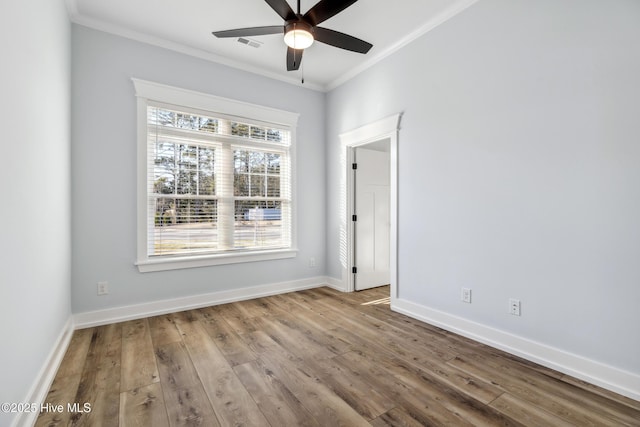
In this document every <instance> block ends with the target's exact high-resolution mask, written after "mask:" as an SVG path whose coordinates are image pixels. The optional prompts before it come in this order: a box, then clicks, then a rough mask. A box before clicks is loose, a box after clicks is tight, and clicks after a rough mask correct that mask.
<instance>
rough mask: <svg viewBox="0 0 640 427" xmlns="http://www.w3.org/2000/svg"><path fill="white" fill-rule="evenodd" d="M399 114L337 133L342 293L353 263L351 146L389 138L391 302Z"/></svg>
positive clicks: (394, 273) (394, 292)
mask: <svg viewBox="0 0 640 427" xmlns="http://www.w3.org/2000/svg"><path fill="white" fill-rule="evenodd" d="M401 117H402V113H398V114H394V115H392V116H389V117H386V118H384V119H380V120H377V121H375V122H372V123H369V124H367V125H364V126H361V127H359V128H357V129H354V130H351V131H348V132H344V133H341V134H340V142H341V145H342V158H343V159H344V168H343V177H342V178H343V180H342V182H343V183H344V184H343V186H342V187H343V189H344V193H343V200H342V204H343V209H342V211H343V212H342V214H343V218H342V224H343V229H344V234H343V236H342V239H341V240H342V244H343V245H344V246H343V247H344V248H345V250H346V254H345V255H346V257H345V258H346V259H343V260H344V261H345V262H344V263H343V271H342V283H343V287H344V290H345V291H346V292H353V291H354V290H355V283H354V280H353V273H352V272H351V271H352V268H353V264H354V251H353V244H354V228H355V227H354V226H353V222H352V221H351V216H352V215H353V213H354V212H353V209H354V206H353V197H354V194H355V183H354V179H353V169H352V166H351V165H352V163H353V158H354V149H355V148H356V147H361V146H365V145H367V144H370V143H372V142H376V141H382V140H387V139H388V140H389V161H390V165H389V175H390V176H389V184H390V185H389V199H390V200H389V222H390V229H389V257H390V260H389V276H390V277H389V280H390V288H391V289H390V294H391V295H390V296H391V304H393V303H394V301H395V300H396V299H397V298H398V134H399V132H400V119H401Z"/></svg>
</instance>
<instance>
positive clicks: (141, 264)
mask: <svg viewBox="0 0 640 427" xmlns="http://www.w3.org/2000/svg"><path fill="white" fill-rule="evenodd" d="M297 252H298V251H297V249H278V250H272V251H259V252H257V251H253V252H249V253H230V254H215V255H201V256H189V257H172V258H161V259H146V260H142V261H138V262H136V263H135V265H136V266H138V271H140V273H150V272H154V271H165V270H179V269H183V268H197V267H209V266H213V265H225V264H238V263H243V262H255V261H269V260H275V259H285V258H295V257H296V254H297Z"/></svg>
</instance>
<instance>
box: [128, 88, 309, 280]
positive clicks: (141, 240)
mask: <svg viewBox="0 0 640 427" xmlns="http://www.w3.org/2000/svg"><path fill="white" fill-rule="evenodd" d="M134 84H135V87H136V94H137V96H138V116H139V117H138V127H139V131H138V132H139V135H138V139H139V142H138V156H139V168H140V171H139V174H138V180H139V183H138V188H139V195H138V260H137V265H138V268H139V269H140V271H158V270H166V269H175V268H187V267H198V266H205V265H215V264H223V263H225V264H226V263H236V262H244V261H255V260H264V259H276V258H285V257H292V256H295V239H294V227H293V225H294V220H293V219H294V206H293V200H292V194H293V182H294V180H293V167H292V162H293V153H294V143H293V141H294V134H295V124H296V122H297V115H296V114H292V113H287V112H282V111H278V110H273V109H268V108H264V107H259V106H255V105H252V104H245V103H240V102H237V101H232V100H228V99H224V98H218V97H213V96H211V95H205V94H200V93H196V92H191V91H185V90H182V89H177V88H172V87H169V86H163V85H158V84H155V83H150V82H144V81H141V80H134Z"/></svg>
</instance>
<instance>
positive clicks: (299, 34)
mask: <svg viewBox="0 0 640 427" xmlns="http://www.w3.org/2000/svg"><path fill="white" fill-rule="evenodd" d="M306 27H307V26H306V25H292V26H290V27H289V28H287V32H286V33H285V35H284V42H285V44H286V45H287V46H289V47H290V48H292V49H306V48H308V47H309V46H311V45H312V44H313V34H311V31H309V30H310V28H309V29H307V28H306Z"/></svg>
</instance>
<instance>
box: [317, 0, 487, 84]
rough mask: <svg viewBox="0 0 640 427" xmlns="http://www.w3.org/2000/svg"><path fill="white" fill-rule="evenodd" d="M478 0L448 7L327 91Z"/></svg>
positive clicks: (339, 80) (353, 69) (335, 81)
mask: <svg viewBox="0 0 640 427" xmlns="http://www.w3.org/2000/svg"><path fill="white" fill-rule="evenodd" d="M478 1H479V0H463V1H460V2H457V3H455V4H454V5H453V6H451V7H449V8H447V9H446V10H444V11H443V12H441V13H440V14H438V15H436V16H434V17H433V18H432V19H430V20H429V21H427V22H425V24H424V25H422V26H421V27H420V28H418V29H417V30H415V31H413V32H412V33H410V34H408V35H407V36H405V37H403V38H402V39H400V40H398V41H397V42H396V43H394V44H393V45H391V46H389V47H388V48H386V49H384V50H383V51H381V52H380V53H378V54H377V55H375V56H373V57H371V59H369V60H367V61H365V62H363V63H362V64H360V65H359V66H357V67H354V68H352V69H351V70H349V71H348V72H346V73H344V74H343V75H342V76H340V77H338V78H337V79H335V80H333V81H332V82H330V83H329V84H327V85H326V86H325V92H330V91H332V90H333V89H335V88H337V87H338V86H340V85H342V84H344V83H346V82H347V81H349V80H351V79H352V78H354V77H355V76H357V75H358V74H360V73H362V72H364V71H365V70H367V69H369V68H371V67H373V66H374V65H375V64H377V63H378V62H380V61H382V60H383V59H385V58H386V57H388V56H390V55H392V54H393V53H395V52H397V51H398V50H400V49H402V48H403V47H405V46H406V45H408V44H409V43H411V42H413V41H414V40H416V39H417V38H419V37H421V36H423V35H425V34H426V33H428V32H429V31H431V30H433V29H434V28H436V27H437V26H439V25H441V24H443V23H445V22H446V21H448V20H449V19H451V18H453V17H454V16H456V15H457V14H459V13H460V12H462V11H463V10H465V9H467V8H469V7H470V6H472V5H473V4H474V3H477V2H478Z"/></svg>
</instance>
